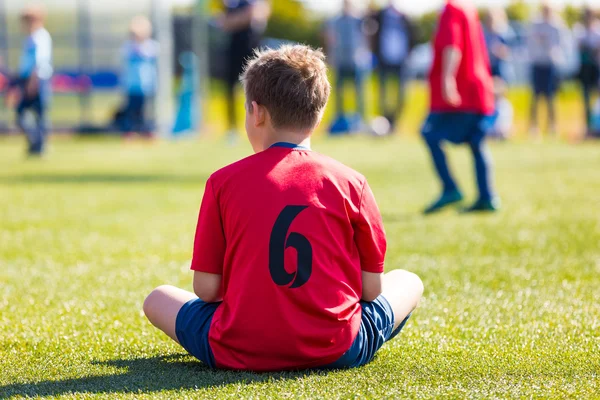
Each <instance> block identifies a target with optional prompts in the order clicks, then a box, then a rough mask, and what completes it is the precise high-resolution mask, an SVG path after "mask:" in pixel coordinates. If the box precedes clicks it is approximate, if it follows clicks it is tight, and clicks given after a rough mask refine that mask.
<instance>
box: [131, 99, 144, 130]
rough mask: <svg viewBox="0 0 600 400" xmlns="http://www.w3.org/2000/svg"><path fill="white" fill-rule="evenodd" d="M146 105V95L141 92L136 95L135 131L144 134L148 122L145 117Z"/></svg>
mask: <svg viewBox="0 0 600 400" xmlns="http://www.w3.org/2000/svg"><path fill="white" fill-rule="evenodd" d="M145 107H146V99H145V97H144V95H143V94H139V95H137V96H135V107H134V113H133V123H134V126H135V128H134V130H135V132H138V133H140V134H143V133H145V132H146V124H145V118H144V112H145Z"/></svg>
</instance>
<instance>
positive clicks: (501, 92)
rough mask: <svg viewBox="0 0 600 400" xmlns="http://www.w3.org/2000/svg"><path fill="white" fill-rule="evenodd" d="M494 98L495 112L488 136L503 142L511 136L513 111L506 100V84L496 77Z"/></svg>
mask: <svg viewBox="0 0 600 400" xmlns="http://www.w3.org/2000/svg"><path fill="white" fill-rule="evenodd" d="M494 98H495V106H496V111H495V113H494V119H493V124H492V126H491V127H490V130H489V131H488V136H489V137H490V138H492V139H500V140H505V139H508V138H509V137H510V136H511V134H512V126H513V119H514V109H513V106H512V104H511V102H510V101H509V100H508V99H507V98H506V83H505V82H504V80H502V79H501V78H498V77H495V78H494Z"/></svg>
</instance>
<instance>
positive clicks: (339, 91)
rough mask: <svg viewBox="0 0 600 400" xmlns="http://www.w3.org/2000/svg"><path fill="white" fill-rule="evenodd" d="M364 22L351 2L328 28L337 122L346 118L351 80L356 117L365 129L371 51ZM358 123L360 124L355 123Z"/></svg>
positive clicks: (328, 49) (345, 5) (354, 118)
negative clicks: (347, 84) (346, 95)
mask: <svg viewBox="0 0 600 400" xmlns="http://www.w3.org/2000/svg"><path fill="white" fill-rule="evenodd" d="M363 22H364V21H363V19H362V18H361V17H360V16H359V15H358V13H357V11H356V9H355V7H354V4H353V2H352V1H351V0H344V4H343V10H342V14H341V15H338V16H337V17H335V18H333V19H332V20H330V21H329V22H328V23H327V25H326V28H325V42H326V47H327V53H328V58H329V63H330V64H331V65H332V66H333V69H334V71H335V75H336V82H335V103H336V114H337V116H336V117H337V118H336V119H337V120H339V119H340V118H343V117H344V83H345V82H346V81H347V80H351V81H352V82H353V84H354V89H355V92H356V108H357V109H356V115H355V116H354V117H353V120H358V121H359V123H355V124H354V125H357V126H359V125H361V124H362V121H363V119H364V117H365V90H364V81H365V76H366V71H367V70H368V68H369V65H370V60H369V47H368V43H367V39H366V36H365V32H364V30H363V28H364V26H363ZM354 122H356V121H354Z"/></svg>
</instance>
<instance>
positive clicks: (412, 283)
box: [390, 269, 425, 298]
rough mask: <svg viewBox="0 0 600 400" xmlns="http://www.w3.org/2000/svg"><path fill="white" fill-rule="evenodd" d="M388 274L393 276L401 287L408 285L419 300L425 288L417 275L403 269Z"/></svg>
mask: <svg viewBox="0 0 600 400" xmlns="http://www.w3.org/2000/svg"><path fill="white" fill-rule="evenodd" d="M390 274H393V275H394V277H395V278H396V279H398V281H399V282H402V284H403V286H405V285H408V286H409V287H410V288H411V289H412V290H413V291H414V293H415V294H416V295H418V296H419V298H420V297H421V296H422V295H423V291H424V290H425V286H424V285H423V281H422V280H421V278H419V276H418V275H417V274H415V273H413V272H410V271H406V270H403V269H397V270H393V271H391V272H390Z"/></svg>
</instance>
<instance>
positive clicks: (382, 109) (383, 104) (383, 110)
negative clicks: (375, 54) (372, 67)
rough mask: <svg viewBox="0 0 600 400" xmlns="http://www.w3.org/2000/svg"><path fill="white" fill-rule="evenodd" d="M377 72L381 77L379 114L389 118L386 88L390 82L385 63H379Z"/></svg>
mask: <svg viewBox="0 0 600 400" xmlns="http://www.w3.org/2000/svg"><path fill="white" fill-rule="evenodd" d="M377 72H378V77H379V114H380V115H383V116H384V117H386V118H387V113H388V104H387V90H386V89H387V84H388V73H387V69H386V68H385V66H383V65H379V67H378V68H377Z"/></svg>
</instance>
